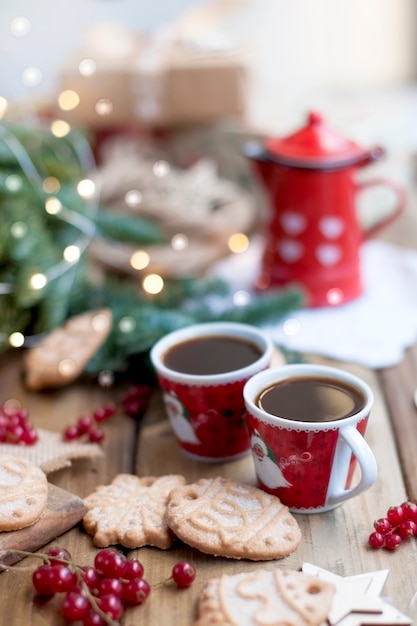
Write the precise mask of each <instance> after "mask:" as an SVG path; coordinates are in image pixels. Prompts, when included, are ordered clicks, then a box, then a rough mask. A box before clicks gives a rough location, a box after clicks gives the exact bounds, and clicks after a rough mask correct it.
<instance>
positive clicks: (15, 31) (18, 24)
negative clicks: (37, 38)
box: [10, 17, 32, 37]
mask: <svg viewBox="0 0 417 626" xmlns="http://www.w3.org/2000/svg"><path fill="white" fill-rule="evenodd" d="M31 28H32V24H31V23H30V21H29V20H28V19H27V17H15V18H14V19H13V20H12V21H11V23H10V32H11V33H12V35H14V36H15V37H25V36H26V35H27V34H28V33H30V31H31Z"/></svg>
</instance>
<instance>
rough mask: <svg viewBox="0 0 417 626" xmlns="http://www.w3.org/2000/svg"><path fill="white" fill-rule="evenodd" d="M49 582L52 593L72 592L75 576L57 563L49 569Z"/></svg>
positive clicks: (75, 580)
mask: <svg viewBox="0 0 417 626" xmlns="http://www.w3.org/2000/svg"><path fill="white" fill-rule="evenodd" d="M49 580H50V585H51V589H52V591H53V592H54V593H60V592H62V591H72V590H73V588H74V586H75V584H76V582H77V576H76V575H75V573H74V572H73V571H72V570H71V569H70V568H69V567H67V566H66V565H62V564H60V563H57V564H56V565H53V566H51V568H50V572H49Z"/></svg>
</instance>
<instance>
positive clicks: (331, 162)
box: [243, 112, 406, 307]
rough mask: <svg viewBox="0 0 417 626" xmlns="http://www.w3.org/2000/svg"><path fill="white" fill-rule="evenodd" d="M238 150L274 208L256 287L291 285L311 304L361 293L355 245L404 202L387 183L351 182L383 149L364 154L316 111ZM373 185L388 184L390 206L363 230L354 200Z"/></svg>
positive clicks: (400, 191)
mask: <svg viewBox="0 0 417 626" xmlns="http://www.w3.org/2000/svg"><path fill="white" fill-rule="evenodd" d="M243 150H244V154H245V155H246V156H247V157H248V158H249V159H251V161H253V163H254V164H255V167H256V171H257V172H258V174H260V176H261V181H262V183H263V185H264V186H265V188H266V191H267V193H268V194H269V198H270V204H271V208H272V214H271V215H270V217H269V222H268V224H267V226H266V232H265V248H264V252H263V257H262V268H261V273H260V276H259V277H258V280H257V287H258V288H259V289H267V288H269V287H273V286H278V285H288V284H290V283H292V284H297V285H299V286H300V287H301V288H302V289H303V291H304V292H305V294H306V304H307V306H313V307H314V306H329V305H336V304H342V303H345V302H347V301H349V300H352V299H354V298H356V297H358V296H359V295H360V294H361V293H362V289H363V288H362V281H361V271H360V270H361V268H360V246H361V244H362V243H363V241H364V240H365V239H368V238H370V237H373V236H374V235H376V234H377V233H379V231H380V230H381V229H382V228H384V227H385V226H387V225H388V224H389V223H391V222H392V221H393V220H394V219H395V218H396V217H398V216H399V215H400V214H401V212H402V211H403V209H404V206H405V201H406V195H405V191H404V190H403V189H402V188H401V187H400V186H399V185H397V184H396V183H394V182H392V181H390V180H388V179H385V178H378V179H373V180H368V181H365V182H362V183H361V182H357V181H355V173H356V171H357V169H358V168H360V167H363V166H365V165H367V164H370V163H372V162H374V161H376V160H377V159H379V158H381V157H382V156H383V155H384V150H383V149H382V148H380V147H374V148H372V149H370V150H364V149H362V148H361V147H360V146H359V145H357V144H356V143H354V142H353V141H350V140H348V139H345V138H344V137H342V136H340V135H339V134H338V133H336V132H334V131H333V130H332V129H331V128H329V126H328V125H327V124H326V123H325V121H324V120H323V118H322V116H321V115H320V114H319V113H317V112H311V113H310V114H309V115H308V120H307V124H306V126H305V127H303V128H301V129H300V130H298V131H297V132H295V133H293V134H291V135H289V136H288V137H285V138H269V139H266V140H265V141H264V142H263V143H254V142H250V143H247V144H246V145H245V146H244V149H243ZM376 185H386V186H389V187H390V188H391V189H392V190H393V191H394V192H395V195H396V205H395V207H394V208H393V210H392V211H391V212H390V214H389V216H388V217H384V218H383V219H381V220H380V221H379V222H377V223H376V224H373V225H372V226H371V227H370V228H367V229H365V228H363V227H362V226H361V224H360V223H359V220H358V216H357V209H356V197H357V194H358V192H360V191H361V190H363V189H365V188H369V187H371V186H376Z"/></svg>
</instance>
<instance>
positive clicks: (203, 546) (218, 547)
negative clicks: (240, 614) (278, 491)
mask: <svg viewBox="0 0 417 626" xmlns="http://www.w3.org/2000/svg"><path fill="white" fill-rule="evenodd" d="M167 520H168V526H169V527H170V528H171V529H172V531H173V532H174V533H175V534H176V535H177V537H178V538H179V539H181V540H182V541H184V543H187V544H188V545H190V546H192V547H194V548H198V549H199V550H201V552H205V553H208V554H214V555H215V556H224V557H229V558H234V559H250V560H253V561H266V560H271V559H279V558H282V557H285V556H287V555H288V554H290V553H291V552H293V551H294V550H295V549H296V548H297V546H298V544H299V543H300V541H301V530H300V527H299V526H298V523H297V521H296V520H295V518H294V517H293V516H292V515H291V513H290V512H289V510H288V507H286V506H284V505H283V504H282V502H281V501H280V500H279V498H277V497H276V496H273V495H270V494H268V493H266V492H264V491H262V490H261V489H258V488H257V487H253V486H251V485H247V484H244V483H240V482H238V481H235V480H232V479H226V478H222V477H217V478H208V479H202V480H199V481H198V482H196V483H193V484H191V485H185V486H182V487H177V488H175V489H173V490H172V492H171V494H170V496H169V501H168V511H167Z"/></svg>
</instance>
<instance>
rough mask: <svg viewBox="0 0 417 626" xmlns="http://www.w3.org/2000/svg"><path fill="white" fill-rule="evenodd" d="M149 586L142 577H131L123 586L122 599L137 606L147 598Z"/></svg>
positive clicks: (149, 590)
mask: <svg viewBox="0 0 417 626" xmlns="http://www.w3.org/2000/svg"><path fill="white" fill-rule="evenodd" d="M150 592H151V588H150V586H149V584H148V583H147V581H146V580H144V579H143V578H132V580H129V581H128V582H127V583H125V585H124V586H123V601H124V602H125V603H126V604H131V605H132V606H139V605H140V604H143V603H144V602H145V600H147V598H148V596H149V594H150Z"/></svg>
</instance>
